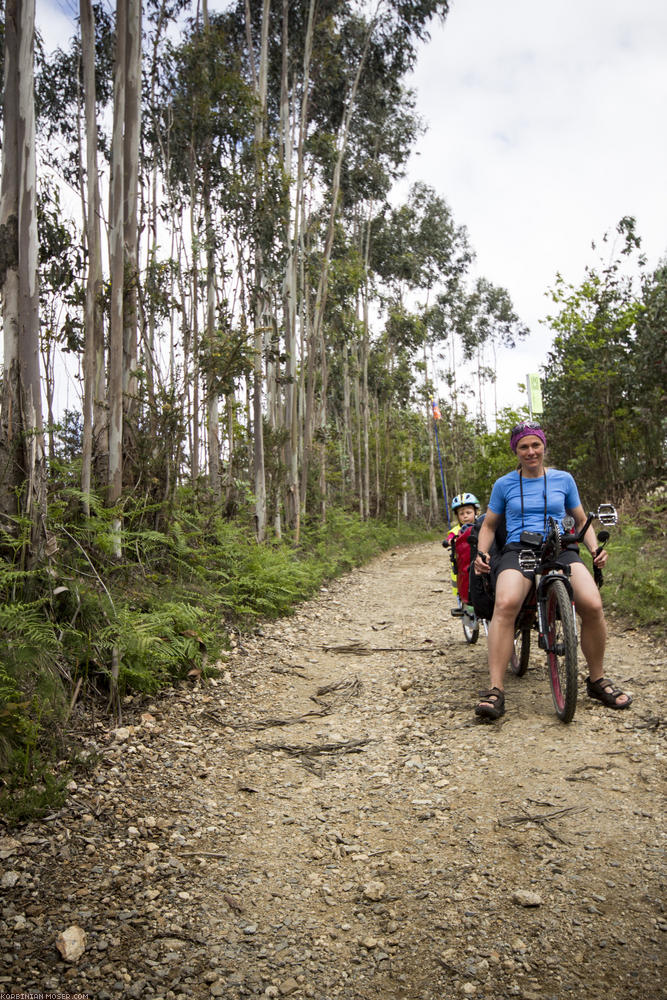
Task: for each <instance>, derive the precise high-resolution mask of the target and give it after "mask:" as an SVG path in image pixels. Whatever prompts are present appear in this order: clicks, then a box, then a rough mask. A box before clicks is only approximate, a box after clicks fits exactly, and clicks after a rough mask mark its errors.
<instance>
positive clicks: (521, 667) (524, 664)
mask: <svg viewBox="0 0 667 1000" xmlns="http://www.w3.org/2000/svg"><path fill="white" fill-rule="evenodd" d="M529 660H530V628H529V627H522V628H518V629H517V630H516V632H515V633H514V652H513V653H512V658H511V660H510V670H511V671H512V673H513V674H514V676H515V677H523V675H524V674H525V672H526V670H528V662H529Z"/></svg>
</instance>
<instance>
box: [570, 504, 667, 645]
mask: <svg viewBox="0 0 667 1000" xmlns="http://www.w3.org/2000/svg"><path fill="white" fill-rule="evenodd" d="M666 514H667V502H666V498H665V495H664V493H663V492H662V491H656V493H654V494H652V495H651V496H650V497H649V498H647V499H644V500H642V501H632V502H631V501H630V500H626V501H624V503H623V504H621V505H620V508H619V523H618V525H616V526H615V527H613V528H611V529H610V535H611V537H610V539H609V542H608V543H607V550H608V552H609V560H608V562H607V566H606V568H605V570H604V585H603V590H602V597H603V601H604V606H605V609H606V610H607V611H608V612H610V613H611V614H612V615H613V616H614V617H615V618H618V619H620V620H622V621H623V623H624V624H625V625H626V626H627V627H630V628H645V629H649V630H650V631H651V632H654V633H655V635H656V637H664V634H665V630H666V624H667V585H666V582H665V574H664V569H663V567H664V565H665V556H666V555H667V534H666V528H665V516H666ZM587 556H588V553H584V558H586V557H587ZM588 561H589V565H590V559H589V560H588Z"/></svg>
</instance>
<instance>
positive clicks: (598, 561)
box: [592, 548, 609, 569]
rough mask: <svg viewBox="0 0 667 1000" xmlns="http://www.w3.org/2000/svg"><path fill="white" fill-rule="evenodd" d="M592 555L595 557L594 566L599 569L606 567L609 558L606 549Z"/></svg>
mask: <svg viewBox="0 0 667 1000" xmlns="http://www.w3.org/2000/svg"><path fill="white" fill-rule="evenodd" d="M592 555H593V565H594V566H597V567H599V569H602V567H603V566H606V564H607V559H608V558H609V553H608V552H607V550H606V549H603V548H600V549H598V550H597V552H594V553H592Z"/></svg>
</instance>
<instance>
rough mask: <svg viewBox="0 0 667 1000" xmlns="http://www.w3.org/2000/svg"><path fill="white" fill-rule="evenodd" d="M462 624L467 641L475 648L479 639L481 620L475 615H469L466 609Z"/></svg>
mask: <svg viewBox="0 0 667 1000" xmlns="http://www.w3.org/2000/svg"><path fill="white" fill-rule="evenodd" d="M462 622H463V634H464V636H465V640H466V642H467V643H469V644H470V645H471V646H474V644H475V643H476V642H477V640H478V639H479V619H478V618H477V617H476V616H474V615H469V614H468V613H467V611H466V610H465V608H464V609H463V618H462Z"/></svg>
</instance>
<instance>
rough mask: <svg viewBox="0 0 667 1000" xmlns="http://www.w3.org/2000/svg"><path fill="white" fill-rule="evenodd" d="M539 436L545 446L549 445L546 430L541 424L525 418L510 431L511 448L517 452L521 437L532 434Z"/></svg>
mask: <svg viewBox="0 0 667 1000" xmlns="http://www.w3.org/2000/svg"><path fill="white" fill-rule="evenodd" d="M531 434H532V435H533V436H534V437H538V438H539V439H540V441H541V442H542V444H543V445H544V447H545V448H546V446H547V439H546V437H545V436H544V431H543V430H542V428H541V427H540V425H539V424H534V423H533V422H532V421H531V420H524V421H522V422H521V423H520V424H517V425H516V427H513V428H512V430H511V431H510V448H511V449H512V451H513V452H514V454H516V446H517V445H518V443H519V441H520V440H521V438H525V437H530V435H531Z"/></svg>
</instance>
